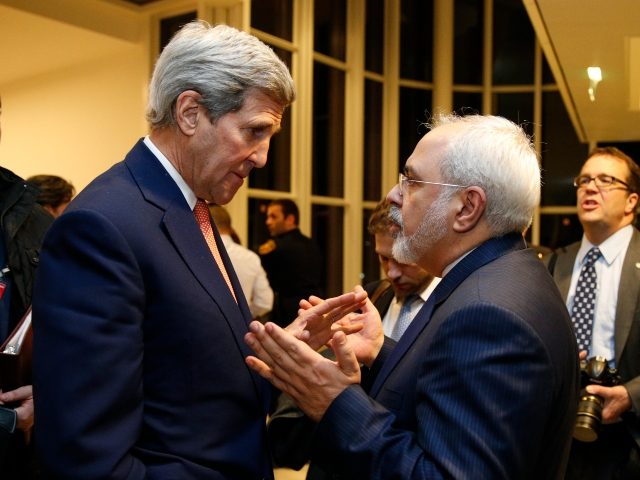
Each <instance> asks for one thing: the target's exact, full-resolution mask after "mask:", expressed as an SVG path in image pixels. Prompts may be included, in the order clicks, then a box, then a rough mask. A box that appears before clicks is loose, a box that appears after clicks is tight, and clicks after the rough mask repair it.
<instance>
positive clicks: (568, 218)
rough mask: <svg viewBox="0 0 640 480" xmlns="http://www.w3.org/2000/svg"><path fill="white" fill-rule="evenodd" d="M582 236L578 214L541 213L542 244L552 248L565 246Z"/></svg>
mask: <svg viewBox="0 0 640 480" xmlns="http://www.w3.org/2000/svg"><path fill="white" fill-rule="evenodd" d="M581 238H582V225H580V221H579V220H578V215H541V216H540V244H541V245H544V246H545V247H549V248H551V249H556V248H558V247H564V246H566V245H569V244H570V243H573V242H577V241H578V240H580V239H581Z"/></svg>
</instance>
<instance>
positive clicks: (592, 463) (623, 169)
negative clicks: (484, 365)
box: [548, 147, 640, 480]
mask: <svg viewBox="0 0 640 480" xmlns="http://www.w3.org/2000/svg"><path fill="white" fill-rule="evenodd" d="M574 186H575V187H576V189H577V204H578V205H577V206H578V218H579V219H580V223H581V224H582V228H583V230H584V235H583V237H582V240H581V241H580V242H576V243H574V244H572V245H569V246H568V247H566V248H564V249H560V250H558V251H557V252H556V253H555V254H553V255H552V256H551V257H550V258H549V262H548V263H549V270H550V271H551V272H552V273H553V277H554V280H555V281H556V283H557V285H558V288H559V289H560V293H561V294H562V296H563V298H566V303H567V308H568V309H569V312H570V313H572V312H574V311H577V309H576V308H574V305H575V307H577V306H578V305H579V303H580V302H581V300H580V299H579V298H580V294H578V295H576V291H578V292H579V291H580V287H579V284H580V281H579V278H580V274H581V272H582V270H583V269H584V268H585V263H586V262H588V259H587V258H588V255H589V252H591V251H593V252H596V254H595V257H597V258H594V261H593V266H594V275H595V281H592V283H593V284H594V286H595V302H594V304H593V305H592V306H591V307H592V308H590V310H591V311H592V312H593V313H592V315H591V316H590V319H589V321H588V324H589V326H590V328H583V327H582V326H581V324H580V321H581V320H579V319H578V316H579V315H576V314H572V318H573V320H574V324H575V327H574V328H575V329H576V334H577V339H578V343H579V349H580V351H581V358H592V357H595V356H601V357H604V358H606V359H607V360H609V365H610V366H611V367H616V368H617V370H618V373H619V374H620V377H621V380H622V384H621V385H616V386H610V387H607V386H599V385H590V386H589V387H588V388H587V389H588V391H589V393H593V394H595V395H599V396H601V397H602V398H603V399H604V408H603V410H602V421H603V424H604V425H603V426H602V431H601V432H600V433H599V435H598V439H597V440H596V441H594V442H590V443H585V442H580V441H578V440H574V441H573V445H572V448H571V456H570V458H569V467H568V469H567V477H566V478H568V479H581V480H589V479H598V480H606V479H613V478H615V479H630V478H640V453H639V452H640V449H639V446H638V443H636V442H638V441H640V419H639V417H638V412H640V232H638V230H637V229H636V228H634V226H633V222H634V220H635V216H636V209H637V207H638V196H639V193H640V168H639V167H638V165H637V164H636V163H635V162H634V161H633V160H632V159H631V158H630V157H628V156H627V155H625V154H624V153H623V152H621V151H620V150H618V149H617V148H615V147H605V148H596V149H595V150H593V151H592V152H591V153H590V154H589V157H588V158H587V161H586V162H585V163H584V165H583V167H582V170H581V171H580V175H578V176H577V177H576V178H575V180H574ZM621 420H622V421H621ZM634 438H635V439H636V440H635V441H634Z"/></svg>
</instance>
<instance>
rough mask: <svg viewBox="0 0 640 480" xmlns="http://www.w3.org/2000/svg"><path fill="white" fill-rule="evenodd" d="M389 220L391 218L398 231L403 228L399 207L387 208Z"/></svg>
mask: <svg viewBox="0 0 640 480" xmlns="http://www.w3.org/2000/svg"><path fill="white" fill-rule="evenodd" d="M389 218H391V220H392V221H393V222H394V223H396V224H398V227H400V229H402V228H403V226H404V225H403V223H402V211H401V210H400V207H398V206H397V205H391V207H390V208H389Z"/></svg>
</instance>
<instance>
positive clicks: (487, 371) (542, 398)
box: [245, 115, 579, 480]
mask: <svg viewBox="0 0 640 480" xmlns="http://www.w3.org/2000/svg"><path fill="white" fill-rule="evenodd" d="M387 198H388V199H389V200H390V201H391V202H392V203H393V204H394V206H393V207H392V215H393V218H394V220H396V222H397V223H398V224H399V225H400V232H399V234H398V236H397V238H396V239H395V242H394V245H393V252H392V253H393V257H394V258H395V259H396V260H397V261H399V262H402V263H412V262H413V263H417V264H418V265H420V266H421V267H422V268H424V269H425V270H427V271H428V272H430V273H432V274H434V275H436V276H440V277H442V280H441V281H440V283H439V284H438V286H437V287H436V288H435V290H434V291H433V293H432V294H431V295H430V296H429V299H428V300H427V302H426V303H425V304H424V306H423V307H422V309H421V310H420V312H419V313H418V315H417V316H416V317H415V318H414V319H413V321H412V322H411V325H410V326H409V328H408V329H407V331H406V332H405V333H404V335H402V337H401V338H400V341H399V342H397V343H396V342H395V341H393V340H391V339H389V338H388V337H384V335H383V333H382V326H381V321H380V316H379V314H378V313H377V311H376V310H375V308H374V307H373V305H372V304H371V303H370V302H368V303H367V304H366V305H365V306H364V307H363V314H364V315H365V320H366V322H365V327H364V329H363V330H361V331H360V332H358V333H354V334H351V335H349V336H347V335H345V333H344V332H340V331H338V332H336V333H335V334H334V335H333V337H332V339H331V341H330V345H331V347H332V348H333V350H334V353H335V355H336V361H331V360H329V359H326V358H324V357H323V356H321V355H320V354H319V353H317V352H316V351H315V350H313V349H312V348H310V347H309V346H307V345H305V344H304V343H303V342H301V341H300V340H299V339H297V338H295V337H294V336H292V335H291V334H290V333H289V332H287V331H285V330H282V329H281V328H279V327H278V326H277V325H274V324H272V323H267V324H265V325H263V324H261V323H259V322H252V323H251V325H250V333H248V334H247V335H246V336H245V341H246V342H247V343H248V344H249V346H250V347H251V348H252V349H253V350H254V352H256V353H255V355H253V356H249V357H248V358H247V363H248V364H249V365H250V366H251V367H252V368H253V369H255V370H256V371H258V372H259V373H260V374H261V375H262V376H263V377H264V378H266V379H268V380H270V381H271V382H272V383H273V385H275V387H277V388H279V389H281V390H282V391H283V392H285V393H287V394H288V395H290V396H291V397H292V398H293V399H294V401H295V402H296V403H297V405H298V406H299V407H300V408H301V409H302V410H303V411H304V412H305V414H306V415H307V416H308V417H309V418H311V420H313V421H314V422H316V423H317V426H316V429H315V433H314V436H313V443H312V445H311V451H312V452H313V454H312V458H311V461H312V462H318V463H319V464H320V465H321V466H322V467H323V468H325V469H326V470H328V471H331V472H334V473H335V474H336V475H339V476H341V477H342V478H349V479H350V480H356V479H367V480H382V479H389V478H402V479H407V480H408V479H414V478H415V479H424V478H456V479H465V478H469V479H476V478H491V479H515V478H517V479H536V478H545V479H547V478H555V479H557V478H561V477H562V475H563V474H564V469H565V467H566V461H567V457H568V453H569V447H570V444H571V434H572V431H573V424H574V420H575V413H576V404H577V393H578V377H579V369H578V351H577V346H576V343H575V337H574V335H573V331H572V327H571V321H570V319H569V315H568V313H567V309H566V307H565V305H564V301H563V299H562V298H561V297H560V294H559V292H558V289H557V288H556V286H555V284H554V282H553V279H552V278H551V276H550V275H549V273H548V272H547V270H546V268H545V266H544V264H543V263H542V262H541V261H540V260H539V259H538V258H537V256H536V255H535V253H534V252H533V251H532V250H531V249H527V248H526V245H525V242H524V239H523V237H522V232H523V231H524V230H525V228H527V227H528V226H529V225H530V223H531V219H532V216H533V213H534V211H535V209H536V207H537V205H538V202H539V200H540V167H539V164H538V159H537V156H536V153H535V150H534V148H533V145H532V144H531V141H530V139H529V138H528V137H527V135H526V134H525V133H524V131H523V130H522V128H520V127H519V126H517V125H515V124H513V123H512V122H510V121H508V120H506V119H504V118H500V117H493V116H479V115H469V116H465V117H458V116H455V115H452V116H442V117H439V118H438V119H437V120H436V122H435V123H434V124H433V125H432V126H431V130H430V131H429V133H427V134H426V135H425V136H424V137H423V138H422V139H421V140H420V141H419V142H418V145H417V146H416V148H415V150H414V151H413V153H412V155H411V156H410V157H409V159H408V160H407V163H406V166H405V170H404V173H403V174H401V175H400V178H399V183H398V185H396V186H395V187H394V188H393V189H392V190H391V192H390V193H389V194H388V196H387ZM532 286H535V288H532ZM317 303H318V302H316V300H315V299H312V301H310V302H306V303H305V302H303V305H302V306H303V307H305V308H306V307H309V306H310V305H312V304H317ZM319 304H320V305H321V303H319ZM352 315H353V314H350V316H348V317H347V318H350V317H351V316H352ZM361 365H364V367H362V368H361Z"/></svg>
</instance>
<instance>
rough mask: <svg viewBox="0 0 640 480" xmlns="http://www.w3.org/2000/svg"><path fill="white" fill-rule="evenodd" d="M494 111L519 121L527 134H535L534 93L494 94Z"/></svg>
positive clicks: (516, 121)
mask: <svg viewBox="0 0 640 480" xmlns="http://www.w3.org/2000/svg"><path fill="white" fill-rule="evenodd" d="M492 111H493V112H494V114H495V115H498V116H500V117H505V118H508V119H509V120H511V121H512V122H514V123H517V124H518V125H520V126H521V127H522V128H523V129H524V131H525V132H527V135H529V136H533V93H497V94H494V95H493V107H492ZM543 138H544V137H543Z"/></svg>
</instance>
